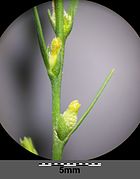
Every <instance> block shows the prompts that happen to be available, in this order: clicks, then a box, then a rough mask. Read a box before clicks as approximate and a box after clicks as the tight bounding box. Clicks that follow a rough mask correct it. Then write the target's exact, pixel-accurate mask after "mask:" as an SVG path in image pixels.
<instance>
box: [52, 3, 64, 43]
mask: <svg viewBox="0 0 140 179" xmlns="http://www.w3.org/2000/svg"><path fill="white" fill-rule="evenodd" d="M54 7H55V18H56V35H57V37H60V38H61V40H62V43H63V41H64V2H63V0H54Z"/></svg>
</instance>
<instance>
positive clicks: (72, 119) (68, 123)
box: [58, 100, 81, 140]
mask: <svg viewBox="0 0 140 179" xmlns="http://www.w3.org/2000/svg"><path fill="white" fill-rule="evenodd" d="M80 106H81V105H80V103H79V102H78V100H74V101H72V102H71V103H70V104H69V106H68V108H67V110H66V111H65V112H64V113H63V114H62V115H61V116H60V120H59V121H58V135H59V138H60V139H61V140H64V139H65V137H67V135H68V134H69V133H70V131H71V130H72V129H73V127H74V126H75V124H76V122H77V114H78V111H79V108H80Z"/></svg>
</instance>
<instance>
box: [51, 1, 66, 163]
mask: <svg viewBox="0 0 140 179" xmlns="http://www.w3.org/2000/svg"><path fill="white" fill-rule="evenodd" d="M54 6H55V16H56V17H55V18H56V36H57V37H59V38H61V40H62V49H61V52H60V53H61V54H60V57H59V58H61V59H60V60H61V67H60V73H59V75H58V77H56V78H55V79H52V80H51V84H52V118H53V149H52V159H53V160H61V158H62V153H63V148H64V143H63V142H62V141H61V140H60V139H59V138H58V136H57V132H56V128H57V122H58V119H59V116H60V111H61V103H60V102H61V101H60V99H61V81H62V70H63V63H64V45H65V42H64V28H63V24H64V19H63V14H64V4H63V0H54Z"/></svg>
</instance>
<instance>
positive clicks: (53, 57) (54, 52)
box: [49, 37, 62, 73]
mask: <svg viewBox="0 0 140 179" xmlns="http://www.w3.org/2000/svg"><path fill="white" fill-rule="evenodd" d="M61 46H62V41H61V39H60V38H59V37H56V38H54V39H53V40H52V42H51V47H50V50H49V71H50V72H51V73H53V69H54V68H55V66H56V64H57V60H58V55H59V52H60V49H61Z"/></svg>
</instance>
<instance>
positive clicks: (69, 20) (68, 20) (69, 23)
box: [64, 10, 72, 36]
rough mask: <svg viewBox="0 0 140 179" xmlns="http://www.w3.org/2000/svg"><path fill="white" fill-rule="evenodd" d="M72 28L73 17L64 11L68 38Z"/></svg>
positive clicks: (65, 30) (65, 31)
mask: <svg viewBox="0 0 140 179" xmlns="http://www.w3.org/2000/svg"><path fill="white" fill-rule="evenodd" d="M71 28H72V16H71V15H69V14H68V13H67V12H66V11H65V10H64V34H65V36H67V35H68V34H69V32H70V31H71Z"/></svg>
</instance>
